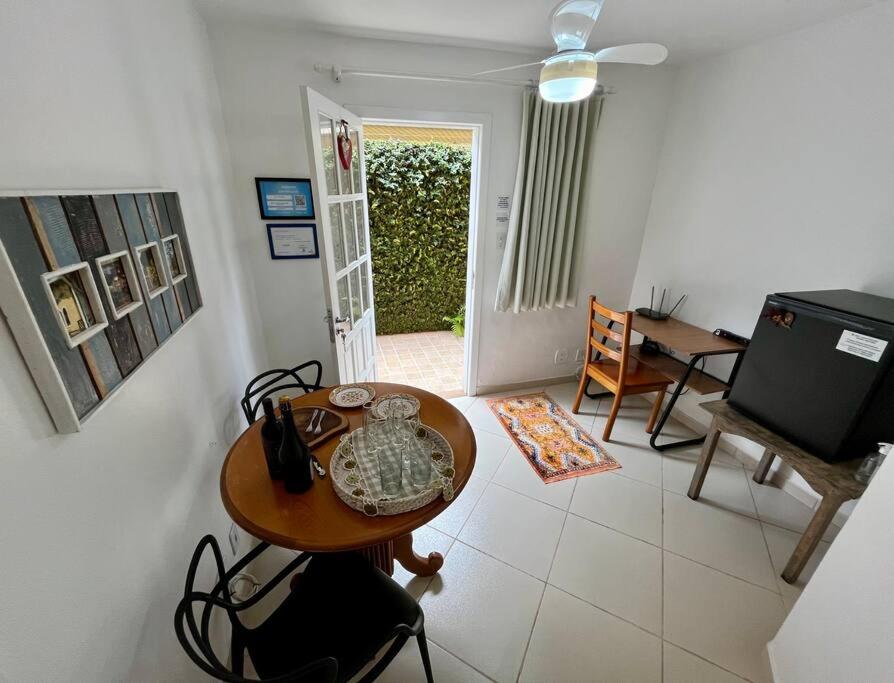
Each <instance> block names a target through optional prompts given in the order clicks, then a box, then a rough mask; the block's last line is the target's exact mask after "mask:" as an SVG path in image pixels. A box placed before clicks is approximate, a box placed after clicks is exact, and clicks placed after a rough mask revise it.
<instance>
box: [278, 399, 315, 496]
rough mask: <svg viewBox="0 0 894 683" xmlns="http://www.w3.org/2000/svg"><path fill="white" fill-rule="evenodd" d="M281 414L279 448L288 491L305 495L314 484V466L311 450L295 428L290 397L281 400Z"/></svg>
mask: <svg viewBox="0 0 894 683" xmlns="http://www.w3.org/2000/svg"><path fill="white" fill-rule="evenodd" d="M279 414H280V417H282V445H280V447H279V462H280V464H281V465H282V474H283V479H284V480H285V484H286V491H288V492H289V493H304V492H305V491H307V489H309V488H310V487H311V486H312V485H313V483H314V474H313V464H312V463H311V458H310V449H309V448H308V447H307V444H306V443H304V441H303V440H302V439H301V436H299V434H298V430H297V429H296V428H295V418H294V417H293V416H292V402H291V401H290V400H289V397H288V396H282V397H280V399H279Z"/></svg>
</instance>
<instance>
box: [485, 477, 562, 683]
mask: <svg viewBox="0 0 894 683" xmlns="http://www.w3.org/2000/svg"><path fill="white" fill-rule="evenodd" d="M497 485H498V486H499V484H497ZM571 495H572V496H573V495H574V492H573V491H572V494H571ZM568 505H569V506H570V505H571V500H570V499H569V500H568ZM564 512H565V516H564V517H562V528H561V529H560V530H559V537H558V538H557V539H556V547H555V548H553V556H552V558H551V559H550V561H549V569H548V570H547V571H546V580H545V581H544V582H543V591H542V592H541V593H540V602H539V603H537V611H536V612H535V613H534V623H532V624H531V632H530V633H529V634H528V641H527V642H526V643H525V651H524V652H523V653H522V658H521V665H520V666H519V667H518V676H516V679H515V680H516V683H518V680H519V679H520V678H521V675H522V671H524V668H525V659H527V657H528V648H529V647H531V638H533V637H534V629H535V628H536V627H537V618H538V617H539V616H540V607H541V606H542V605H543V598H544V597H545V596H546V587H547V586H548V585H550V583H549V577H550V575H551V574H552V573H553V565H554V564H555V562H556V555H558V554H559V545H560V544H561V543H562V535H563V534H564V533H565V522H567V521H568V511H567V510H565V511H564Z"/></svg>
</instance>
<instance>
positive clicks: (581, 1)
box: [550, 0, 605, 52]
mask: <svg viewBox="0 0 894 683" xmlns="http://www.w3.org/2000/svg"><path fill="white" fill-rule="evenodd" d="M603 2H605V0H565V2H561V3H559V5H558V7H556V9H554V10H553V20H552V26H551V27H550V32H551V33H552V35H553V40H554V41H555V43H556V48H557V49H558V50H559V52H562V51H563V50H586V49H587V38H589V37H590V31H592V30H593V24H595V23H596V18H597V17H598V16H599V12H601V11H602V3H603Z"/></svg>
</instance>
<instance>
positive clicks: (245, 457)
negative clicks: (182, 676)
mask: <svg viewBox="0 0 894 683" xmlns="http://www.w3.org/2000/svg"><path fill="white" fill-rule="evenodd" d="M373 386H374V387H375V389H376V396H382V395H384V394H394V393H406V394H412V395H413V396H415V397H416V398H418V399H419V403H420V408H419V415H420V418H421V419H422V422H423V423H424V424H426V425H429V426H430V427H433V428H434V429H436V430H437V431H439V432H440V433H441V434H443V435H444V437H445V438H446V439H447V441H448V442H449V443H450V445H451V447H452V448H453V459H454V469H455V471H456V476H455V477H454V480H453V486H454V491H455V494H454V497H453V499H452V500H456V497H457V496H458V495H459V494H460V492H461V491H462V489H463V487H465V485H466V482H467V481H468V480H469V477H470V476H471V474H472V468H473V467H474V465H475V453H476V447H475V435H474V434H473V432H472V428H471V427H470V426H469V423H468V422H467V421H466V419H465V418H464V417H463V415H462V413H460V412H459V411H458V410H457V409H456V408H455V407H454V406H453V405H452V404H451V403H449V402H448V401H446V400H444V399H443V398H441V397H440V396H435V395H434V394H430V393H429V392H427V391H423V390H422V389H417V388H416V387H410V386H405V385H403V384H388V383H384V382H377V383H373ZM329 392H330V389H321V390H319V391H315V392H313V393H310V394H306V395H304V396H299V397H298V398H295V399H293V400H292V405H293V406H295V407H302V408H307V407H311V408H313V407H315V406H318V407H325V408H329V409H330V410H335V411H337V412H340V413H341V414H343V415H344V416H345V417H347V418H348V422H349V427H348V429H349V430H353V429H356V428H357V427H359V426H360V424H361V421H362V415H361V412H362V411H361V410H360V409H359V408H338V407H335V406H333V405H332V404H331V403H329ZM263 422H264V421H263V420H258V421H257V422H255V423H254V424H253V425H252V426H251V427H249V428H248V429H246V430H245V431H244V432H243V433H242V434H241V435H240V437H239V438H238V439H237V440H236V443H234V444H233V447H232V448H231V449H230V452H229V453H228V454H227V459H226V460H225V461H224V464H223V468H222V469H221V473H220V495H221V498H222V499H223V504H224V507H225V508H226V510H227V512H228V513H229V515H230V517H232V518H233V521H235V522H236V524H238V525H239V526H240V527H242V528H243V529H245V530H246V531H247V532H248V533H250V534H252V535H253V536H255V537H257V538H259V539H261V540H262V541H266V542H268V543H271V544H273V545H278V546H282V547H284V548H292V549H294V550H305V551H310V552H335V551H344V550H362V551H364V553H365V554H367V555H368V556H369V557H370V559H372V560H373V561H374V562H375V563H376V564H377V565H378V566H379V567H380V568H382V569H383V570H385V571H387V572H388V573H389V574H391V573H392V572H393V568H394V565H393V560H394V559H396V560H397V561H398V562H400V564H401V565H403V567H404V568H405V569H407V570H408V571H410V572H413V573H414V574H417V575H419V576H430V575H432V574H434V573H436V572H437V571H438V570H439V569H440V568H441V567H442V566H443V564H444V558H443V557H442V556H441V554H440V553H430V554H429V556H428V557H427V558H424V557H420V556H419V555H416V553H414V552H413V537H412V531H413V530H414V529H416V528H418V527H420V526H422V525H423V524H425V523H426V522H428V521H429V520H431V519H434V518H435V517H436V516H437V515H438V514H440V513H441V512H442V511H443V510H444V509H445V508H447V506H448V505H450V503H451V502H452V501H445V500H444V499H443V498H438V499H437V500H436V501H434V502H433V503H430V504H429V505H426V506H425V507H423V508H420V509H418V510H413V511H412V512H405V513H403V514H400V515H383V516H380V517H368V516H366V515H364V514H363V513H362V512H358V511H356V510H354V509H352V508H350V507H348V506H347V505H345V503H343V502H342V501H341V499H340V498H339V497H338V496H337V495H336V493H335V491H334V490H333V488H332V483H331V480H330V478H329V476H328V474H327V476H326V478H325V479H320V478H319V477H318V478H317V479H316V480H315V482H314V485H313V486H312V487H311V489H310V490H309V491H307V492H306V493H302V494H291V493H287V492H286V490H285V488H284V486H283V483H282V482H281V481H273V480H271V479H270V476H269V475H268V473H267V464H266V462H265V460H264V449H263V446H262V445H261V434H260V431H261V425H262V424H263ZM339 436H340V435H337V436H334V437H333V438H331V439H329V440H328V441H326V442H325V443H323V444H321V445H320V446H318V447H317V448H316V449H315V450H314V453H315V455H316V456H317V457H318V458H319V459H320V462H321V463H322V464H323V467H324V468H326V470H327V471H328V469H329V460H330V458H331V457H332V453H333V451H334V450H335V447H336V446H337V445H338V442H339Z"/></svg>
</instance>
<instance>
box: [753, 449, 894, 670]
mask: <svg viewBox="0 0 894 683" xmlns="http://www.w3.org/2000/svg"><path fill="white" fill-rule="evenodd" d="M892 492H894V463H892V462H888V463H886V464H885V465H884V466H883V467H882V468H881V469H880V470H879V471H878V473H877V474H876V476H875V477H874V478H873V480H872V482H871V483H870V485H869V488H868V489H867V490H866V493H865V494H863V499H862V501H861V503H860V505H859V506H858V507H857V508H856V509H855V510H854V513H853V515H852V516H851V518H850V520H849V521H848V523H847V525H846V526H845V527H844V528H843V529H842V530H841V533H839V534H838V536H837V537H836V538H835V542H834V543H833V544H832V547H831V548H829V550H828V552H827V553H826V555H825V557H823V561H822V562H821V563H820V565H819V567H818V568H817V570H816V571H815V572H814V574H813V577H811V579H810V583H808V584H807V587H806V588H805V589H804V592H803V593H802V594H801V597H799V598H798V602H796V603H795V606H794V608H792V611H791V612H790V613H789V615H788V618H787V619H786V620H785V623H784V624H783V625H782V628H780V629H779V633H777V634H776V637H775V638H774V639H773V640H772V641H771V643H770V645H769V651H770V662H771V666H772V667H773V675H774V678H775V679H776V681H777V683H837V682H838V681H860V683H887V682H888V681H890V680H891V679H892V678H894V650H892V649H891V640H892V638H894V620H892V617H891V614H892V611H894V598H892V597H891V596H892V595H894V571H892V570H891V567H892V566H894V525H892V524H891V523H890V520H891V518H892V517H894V495H892Z"/></svg>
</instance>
